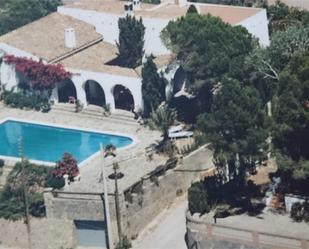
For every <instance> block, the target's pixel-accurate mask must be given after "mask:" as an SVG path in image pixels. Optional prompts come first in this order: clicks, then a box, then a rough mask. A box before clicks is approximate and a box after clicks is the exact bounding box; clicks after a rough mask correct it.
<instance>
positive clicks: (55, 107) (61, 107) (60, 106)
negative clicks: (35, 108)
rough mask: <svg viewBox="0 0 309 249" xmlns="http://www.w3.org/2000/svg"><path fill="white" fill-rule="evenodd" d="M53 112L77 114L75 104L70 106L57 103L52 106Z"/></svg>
mask: <svg viewBox="0 0 309 249" xmlns="http://www.w3.org/2000/svg"><path fill="white" fill-rule="evenodd" d="M52 110H53V111H60V112H72V113H75V112H76V107H75V104H68V103H57V104H54V105H53V106H52Z"/></svg>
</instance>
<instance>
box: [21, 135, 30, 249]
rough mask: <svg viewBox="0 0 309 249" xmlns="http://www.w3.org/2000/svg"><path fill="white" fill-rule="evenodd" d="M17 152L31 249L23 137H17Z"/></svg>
mask: <svg viewBox="0 0 309 249" xmlns="http://www.w3.org/2000/svg"><path fill="white" fill-rule="evenodd" d="M19 154H20V158H21V169H22V172H21V175H22V178H21V179H22V187H23V194H24V198H23V199H24V206H25V216H26V220H25V222H26V226H27V235H28V248H29V249H31V248H32V245H31V227H30V214H29V200H28V188H27V183H26V177H27V176H26V172H25V160H24V146H23V139H22V138H20V139H19Z"/></svg>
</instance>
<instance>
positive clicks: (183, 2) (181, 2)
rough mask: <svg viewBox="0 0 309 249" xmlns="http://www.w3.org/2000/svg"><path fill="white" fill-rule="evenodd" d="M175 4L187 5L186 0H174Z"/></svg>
mask: <svg viewBox="0 0 309 249" xmlns="http://www.w3.org/2000/svg"><path fill="white" fill-rule="evenodd" d="M175 4H176V5H179V6H180V7H183V6H186V5H187V0H175Z"/></svg>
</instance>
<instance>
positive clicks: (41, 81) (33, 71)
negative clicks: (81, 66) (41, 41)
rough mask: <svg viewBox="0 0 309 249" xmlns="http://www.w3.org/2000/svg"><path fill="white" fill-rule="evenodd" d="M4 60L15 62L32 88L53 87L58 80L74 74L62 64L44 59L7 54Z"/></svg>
mask: <svg viewBox="0 0 309 249" xmlns="http://www.w3.org/2000/svg"><path fill="white" fill-rule="evenodd" d="M4 62H6V63H8V64H14V65H15V69H16V71H17V72H19V73H21V74H22V75H23V76H24V77H25V78H26V79H27V80H28V84H29V87H30V88H32V89H37V90H45V89H46V90H48V89H53V88H54V87H55V86H56V84H57V83H58V82H61V81H63V80H66V79H68V78H70V77H71V76H72V74H71V73H70V72H67V71H66V70H65V69H64V68H63V66H62V65H61V64H44V63H43V62H42V61H39V62H38V61H35V60H32V59H28V58H25V57H16V56H13V55H6V56H5V57H4Z"/></svg>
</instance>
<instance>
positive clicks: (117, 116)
mask: <svg viewBox="0 0 309 249" xmlns="http://www.w3.org/2000/svg"><path fill="white" fill-rule="evenodd" d="M52 111H53V112H57V113H61V114H63V113H67V114H72V115H73V113H74V116H76V117H84V118H85V117H86V118H95V119H100V120H102V119H103V120H107V121H110V122H118V123H119V122H121V123H125V124H130V125H136V124H137V121H136V120H135V119H134V114H133V113H131V112H129V111H125V110H114V111H113V113H112V114H106V113H105V112H104V109H103V108H102V107H99V106H95V105H88V106H86V107H84V108H83V110H82V111H81V112H76V109H75V105H74V104H67V103H57V104H55V105H53V106H52Z"/></svg>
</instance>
